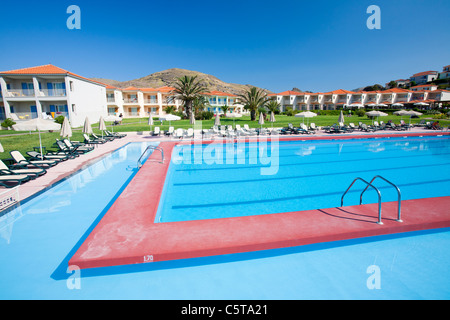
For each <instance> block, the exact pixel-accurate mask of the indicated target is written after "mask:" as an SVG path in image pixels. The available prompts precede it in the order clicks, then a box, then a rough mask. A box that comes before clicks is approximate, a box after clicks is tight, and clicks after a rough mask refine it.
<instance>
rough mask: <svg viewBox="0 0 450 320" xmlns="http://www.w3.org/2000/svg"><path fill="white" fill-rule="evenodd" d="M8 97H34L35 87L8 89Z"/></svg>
mask: <svg viewBox="0 0 450 320" xmlns="http://www.w3.org/2000/svg"><path fill="white" fill-rule="evenodd" d="M7 97H10V98H16V97H34V89H8V91H7Z"/></svg>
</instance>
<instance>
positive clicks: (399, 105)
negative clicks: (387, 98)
mask: <svg viewBox="0 0 450 320" xmlns="http://www.w3.org/2000/svg"><path fill="white" fill-rule="evenodd" d="M392 106H393V107H403V103H398V102H397V103H394V104H393V105H392Z"/></svg>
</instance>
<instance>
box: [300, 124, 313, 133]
mask: <svg viewBox="0 0 450 320" xmlns="http://www.w3.org/2000/svg"><path fill="white" fill-rule="evenodd" d="M298 129H299V132H300V133H302V134H313V133H316V132H315V130H310V129H308V127H307V126H306V124H304V123H300V128H298Z"/></svg>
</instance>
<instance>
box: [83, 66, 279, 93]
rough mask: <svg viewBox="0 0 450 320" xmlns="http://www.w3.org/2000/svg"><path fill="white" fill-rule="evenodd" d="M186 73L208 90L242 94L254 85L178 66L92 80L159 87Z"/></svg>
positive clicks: (130, 85) (171, 82)
mask: <svg viewBox="0 0 450 320" xmlns="http://www.w3.org/2000/svg"><path fill="white" fill-rule="evenodd" d="M185 75H187V76H195V75H196V76H197V78H198V79H199V80H200V81H201V82H202V83H203V84H204V85H205V87H206V90H208V91H214V90H216V91H223V92H227V93H233V94H240V93H242V92H244V91H246V90H247V89H248V88H250V87H252V85H249V84H246V85H243V84H235V83H227V82H224V81H222V80H220V79H218V78H216V77H215V76H212V75H209V74H206V73H202V72H198V71H191V70H185V69H178V68H173V69H167V70H164V71H159V72H155V73H152V74H150V75H148V76H145V77H142V78H139V79H134V80H129V81H123V82H120V81H116V80H111V79H102V78H92V80H96V81H100V82H103V83H106V84H110V85H113V86H115V87H118V88H126V87H138V88H139V87H141V88H143V87H145V88H158V87H163V86H171V85H172V84H173V83H174V82H175V81H176V79H177V78H180V77H182V76H185ZM264 91H266V92H267V93H271V92H270V91H268V90H264Z"/></svg>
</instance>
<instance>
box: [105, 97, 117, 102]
mask: <svg viewBox="0 0 450 320" xmlns="http://www.w3.org/2000/svg"><path fill="white" fill-rule="evenodd" d="M106 102H116V99H115V98H106Z"/></svg>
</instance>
